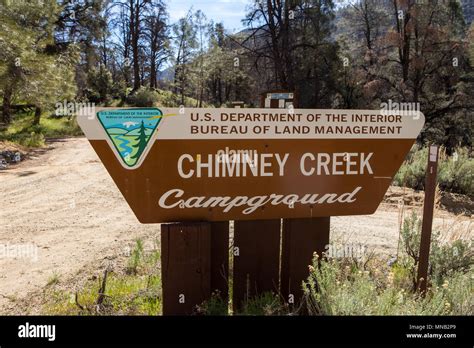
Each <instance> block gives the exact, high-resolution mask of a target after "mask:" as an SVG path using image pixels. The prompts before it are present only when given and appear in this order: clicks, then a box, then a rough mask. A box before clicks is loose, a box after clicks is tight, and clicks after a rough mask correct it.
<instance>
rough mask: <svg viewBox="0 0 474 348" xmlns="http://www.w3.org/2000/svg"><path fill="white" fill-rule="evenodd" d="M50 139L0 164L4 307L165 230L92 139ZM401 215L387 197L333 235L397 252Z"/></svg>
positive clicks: (447, 219) (464, 224)
mask: <svg viewBox="0 0 474 348" xmlns="http://www.w3.org/2000/svg"><path fill="white" fill-rule="evenodd" d="M50 147H51V148H50V149H49V150H47V151H45V152H44V153H43V154H38V155H37V156H36V157H34V158H32V159H30V160H28V161H25V162H23V163H21V164H20V165H18V166H16V167H15V168H11V169H8V170H4V171H0V197H1V206H0V314H6V313H12V312H15V311H14V307H15V306H16V303H18V302H17V301H25V296H27V295H28V294H30V295H31V294H34V293H35V292H37V291H40V290H41V289H42V288H44V286H45V285H46V284H47V283H48V281H51V279H54V278H55V277H61V279H68V278H71V277H74V276H77V275H78V272H81V271H82V270H84V269H86V268H87V267H88V266H90V265H97V264H98V263H99V262H100V261H101V260H104V259H107V258H108V257H112V256H113V255H117V254H121V253H124V252H125V250H126V248H127V247H130V246H132V245H133V242H134V240H135V239H137V238H142V239H145V240H150V239H155V238H158V236H159V233H158V230H159V228H158V226H156V225H141V224H140V223H139V222H138V221H137V219H136V218H135V216H134V215H133V213H132V211H131V210H130V208H129V207H128V205H127V203H126V202H125V200H124V199H123V198H122V196H121V194H120V192H119V191H118V189H117V187H116V186H115V184H114V183H113V181H112V179H111V178H110V177H109V176H108V174H107V172H106V170H105V169H104V167H103V166H102V164H101V163H100V161H99V159H98V158H97V156H96V154H95V152H94V151H93V150H92V148H91V147H90V145H89V143H88V142H87V140H86V139H84V138H76V139H66V140H62V141H57V142H54V143H52V144H51V145H50ZM461 220H462V221H461V222H460V223H456V224H454V223H453V221H454V216H453V215H450V214H442V216H440V217H438V218H437V219H436V220H435V226H438V227H442V228H448V227H450V228H451V230H452V229H453V228H452V227H453V226H461V230H462V231H461V232H460V233H465V232H466V231H468V233H471V232H469V231H471V230H472V225H471V222H472V221H470V220H469V218H463V219H461ZM398 221H399V213H398V211H397V210H396V209H393V208H392V209H389V208H388V207H387V206H384V205H382V206H381V207H380V209H379V210H378V211H377V212H376V213H375V214H374V215H371V216H358V217H336V218H333V219H332V234H331V238H332V239H333V240H336V239H337V240H343V241H345V242H346V243H364V244H366V246H367V247H368V248H369V249H371V248H375V249H376V250H377V251H379V252H383V253H386V254H394V253H395V252H396V247H397V240H398ZM464 230H466V231H464ZM463 231H464V232H463ZM458 232H459V231H458ZM19 246H23V247H25V246H32V249H31V250H37V254H35V253H34V252H28V250H26V251H27V253H26V254H23V255H19V254H18V252H19V250H20V249H19V248H20V247H19ZM2 248H3V249H2ZM15 248H16V249H15ZM34 248H37V249H34ZM2 250H3V253H2ZM6 250H9V251H8V252H6ZM12 250H13V251H12ZM15 252H16V254H15Z"/></svg>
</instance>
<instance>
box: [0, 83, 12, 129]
mask: <svg viewBox="0 0 474 348" xmlns="http://www.w3.org/2000/svg"><path fill="white" fill-rule="evenodd" d="M12 94H13V89H12V88H11V86H7V87H6V89H5V91H4V93H3V105H2V119H3V122H4V123H6V124H9V123H10V122H11V120H12V119H11V108H10V107H11V104H12Z"/></svg>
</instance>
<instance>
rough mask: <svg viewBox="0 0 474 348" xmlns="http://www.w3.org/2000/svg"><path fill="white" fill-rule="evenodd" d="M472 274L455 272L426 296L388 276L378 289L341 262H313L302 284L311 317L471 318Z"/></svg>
mask: <svg viewBox="0 0 474 348" xmlns="http://www.w3.org/2000/svg"><path fill="white" fill-rule="evenodd" d="M473 277H474V270H473V269H470V270H469V272H467V273H463V272H455V273H453V274H452V275H450V276H449V277H447V278H445V280H444V281H445V283H444V284H443V286H436V287H432V288H430V289H429V290H428V292H427V294H426V296H424V297H423V296H421V295H420V294H419V293H418V292H413V291H407V290H406V289H404V288H400V287H398V286H397V285H396V284H395V283H394V282H393V273H392V272H389V273H388V275H387V278H386V282H385V283H384V284H382V285H380V284H379V283H378V282H377V281H376V279H374V276H373V274H372V272H369V271H362V270H353V269H351V268H350V267H347V266H346V265H345V263H344V262H342V261H340V260H321V261H318V260H317V259H315V261H314V263H313V266H312V268H311V272H310V276H309V277H308V280H307V281H306V282H305V299H306V303H307V308H308V311H309V313H310V314H312V315H473V314H474V296H473V288H472V279H473Z"/></svg>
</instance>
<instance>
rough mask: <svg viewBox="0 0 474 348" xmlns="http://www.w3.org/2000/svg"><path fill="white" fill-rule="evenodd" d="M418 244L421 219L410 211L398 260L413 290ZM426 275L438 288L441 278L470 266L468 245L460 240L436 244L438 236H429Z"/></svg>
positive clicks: (470, 252)
mask: <svg viewBox="0 0 474 348" xmlns="http://www.w3.org/2000/svg"><path fill="white" fill-rule="evenodd" d="M420 241H421V219H419V218H418V216H417V215H416V213H415V212H414V211H413V212H412V215H411V216H410V217H408V218H406V219H405V220H404V222H403V227H402V230H401V246H402V248H403V251H404V253H403V254H402V255H401V257H400V258H399V260H398V263H399V264H401V265H403V267H405V268H406V269H407V270H409V272H410V273H411V278H412V282H413V286H414V287H415V286H416V273H417V268H418V261H419V260H418V259H419V251H420ZM429 261H430V263H429V275H430V277H431V281H432V283H433V284H435V285H436V284H437V285H440V284H442V282H443V280H444V278H445V277H446V276H448V275H450V274H453V273H455V272H457V271H466V270H468V269H469V268H470V267H471V266H472V265H474V258H473V251H472V242H470V241H465V240H462V239H459V240H456V241H454V242H453V243H450V244H442V243H441V242H440V232H439V231H433V232H432V235H431V247H430V259H429Z"/></svg>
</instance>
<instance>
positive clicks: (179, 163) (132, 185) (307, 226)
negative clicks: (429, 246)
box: [78, 95, 424, 314]
mask: <svg viewBox="0 0 474 348" xmlns="http://www.w3.org/2000/svg"><path fill="white" fill-rule="evenodd" d="M272 97H273V96H271V98H264V99H265V101H264V103H265V106H267V104H268V103H270V107H271V106H273V104H272V103H275V102H274V101H272V100H273V99H272ZM276 97H278V98H280V99H278V101H277V102H276V103H278V106H279V107H282V106H284V107H285V108H284V109H279V108H270V109H267V108H262V109H246V108H240V109H234V108H229V109H225V108H223V109H215V108H208V109H198V108H182V109H176V108H163V109H161V108H160V109H159V108H101V109H99V108H98V109H97V110H92V111H91V112H90V114H88V115H87V114H86V113H82V115H85V116H83V117H79V118H78V123H79V125H80V126H81V128H82V129H83V131H84V133H85V134H86V136H87V138H88V139H89V141H90V143H91V145H92V147H93V148H94V150H95V151H96V153H97V154H98V156H99V157H100V159H101V160H102V162H103V164H104V166H105V168H106V169H107V171H108V172H109V174H110V175H111V177H112V179H113V180H114V182H115V184H116V185H117V187H118V188H119V190H120V191H121V193H122V195H123V196H124V198H125V200H126V201H127V202H128V204H129V206H130V208H131V210H132V211H133V212H134V214H135V215H136V217H137V219H138V220H139V221H140V222H142V223H162V224H163V223H171V224H169V225H162V227H161V228H162V231H161V232H162V233H161V235H162V240H161V241H162V267H163V313H164V314H189V313H192V312H193V311H194V310H195V309H196V305H200V304H201V303H202V301H204V300H205V299H208V298H209V297H210V295H211V292H213V291H214V290H216V289H217V290H219V292H220V294H221V297H223V299H224V301H226V300H227V294H228V268H229V265H228V247H229V235H228V233H229V223H228V221H229V220H234V221H235V230H234V233H235V240H234V243H235V247H237V248H238V253H237V254H238V256H237V257H235V255H236V253H235V251H234V260H235V261H234V279H233V286H234V288H233V293H234V297H233V299H234V308H239V307H240V306H241V305H242V303H243V301H244V300H245V299H246V298H248V297H250V296H253V295H254V294H259V293H261V292H263V291H275V292H278V291H279V290H281V292H282V293H283V294H284V296H285V297H287V298H285V300H287V301H288V300H289V299H290V297H291V296H290V295H294V296H293V298H295V299H297V298H299V296H300V294H301V280H303V279H304V278H305V277H306V274H307V269H306V267H307V265H308V264H309V263H310V262H311V257H312V252H313V251H314V250H316V251H322V250H324V246H325V245H326V244H327V241H328V238H329V218H328V217H329V216H338V215H362V214H372V213H373V212H375V210H376V209H377V207H378V205H379V204H380V202H381V201H382V199H383V196H384V194H385V192H386V191H387V189H388V187H389V185H390V183H391V181H392V178H393V176H394V175H395V173H396V172H397V170H398V168H399V167H400V165H401V164H402V162H403V160H404V158H405V156H406V154H407V153H408V151H409V150H410V148H411V146H412V144H413V143H414V141H415V139H416V137H417V136H418V134H419V132H420V131H421V129H422V127H423V124H424V117H423V115H422V114H421V113H419V112H413V113H411V114H409V115H402V114H400V112H398V111H393V112H391V111H386V110H385V111H384V110H378V111H374V110H307V109H297V108H294V106H293V105H291V104H289V103H290V102H291V99H292V98H290V95H276ZM293 97H294V96H293ZM267 99H269V100H270V102H268V101H266V100H267ZM281 100H283V102H282V101H281ZM282 219H284V220H283V225H282V224H281V221H282ZM281 231H283V234H282V235H281V234H280V233H281ZM280 235H281V236H282V238H281V239H282V242H283V244H281V249H280ZM280 251H281V254H282V260H281V268H280ZM303 266H304V267H303ZM280 273H281V277H280ZM280 283H281V284H280ZM298 292H300V293H298Z"/></svg>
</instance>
